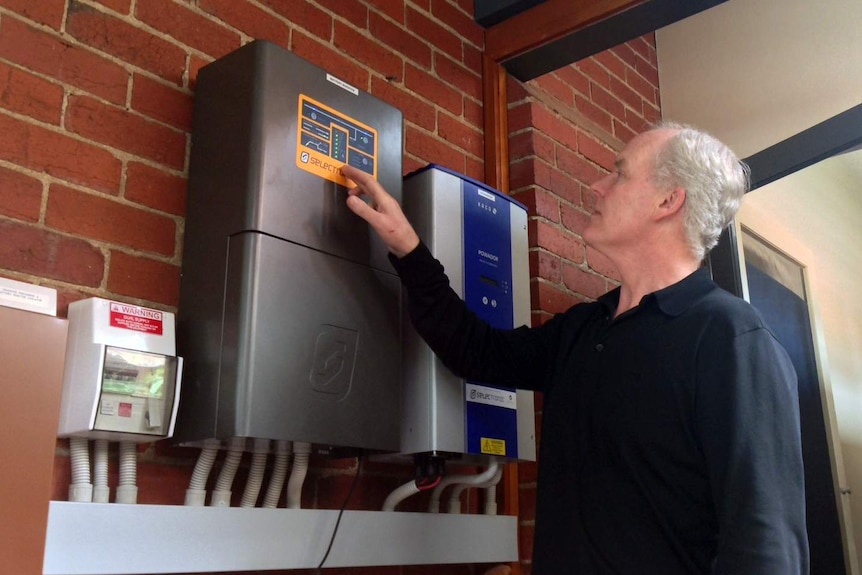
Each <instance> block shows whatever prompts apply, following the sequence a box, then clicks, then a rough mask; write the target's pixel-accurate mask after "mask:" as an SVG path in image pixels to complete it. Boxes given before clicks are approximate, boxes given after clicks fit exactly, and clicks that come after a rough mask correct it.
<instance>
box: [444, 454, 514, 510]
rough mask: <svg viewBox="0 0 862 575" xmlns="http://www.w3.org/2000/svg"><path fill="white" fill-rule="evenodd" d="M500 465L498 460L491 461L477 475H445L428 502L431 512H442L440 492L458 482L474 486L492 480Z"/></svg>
mask: <svg viewBox="0 0 862 575" xmlns="http://www.w3.org/2000/svg"><path fill="white" fill-rule="evenodd" d="M498 467H499V466H498V465H497V462H496V461H491V463H490V465H488V469H486V470H485V471H483V472H482V473H479V474H476V475H450V476H448V477H444V478H443V479H441V480H440V483H438V484H437V487H435V488H434V491H433V492H432V493H431V501H430V502H429V503H428V511H429V513H439V512H440V494H441V493H443V490H444V489H446V488H447V487H449V486H450V485H454V484H456V483H466V484H467V485H470V486H472V485H477V484H481V483H485V482H487V481H490V480H491V478H492V477H494V474H495V473H497V468H498Z"/></svg>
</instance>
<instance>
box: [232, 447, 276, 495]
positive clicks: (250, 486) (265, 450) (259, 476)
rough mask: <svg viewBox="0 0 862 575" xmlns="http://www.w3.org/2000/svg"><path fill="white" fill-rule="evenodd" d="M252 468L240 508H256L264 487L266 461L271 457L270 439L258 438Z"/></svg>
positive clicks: (253, 451)
mask: <svg viewBox="0 0 862 575" xmlns="http://www.w3.org/2000/svg"><path fill="white" fill-rule="evenodd" d="M252 454H253V455H252V456H251V467H250V468H249V470H248V480H247V481H246V483H245V491H243V494H242V501H241V502H240V504H239V506H240V507H254V506H255V505H257V498H258V496H259V495H260V486H261V485H263V474H264V472H265V471H266V459H267V457H269V439H260V438H256V439H255V440H254V448H253V449H252Z"/></svg>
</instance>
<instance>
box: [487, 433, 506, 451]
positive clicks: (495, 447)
mask: <svg viewBox="0 0 862 575" xmlns="http://www.w3.org/2000/svg"><path fill="white" fill-rule="evenodd" d="M482 453H487V454H488V455H506V441H505V440H503V439H490V438H488V437H483V438H482Z"/></svg>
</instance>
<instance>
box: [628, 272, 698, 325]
mask: <svg viewBox="0 0 862 575" xmlns="http://www.w3.org/2000/svg"><path fill="white" fill-rule="evenodd" d="M698 267H700V262H698V261H696V260H695V259H694V258H691V257H688V258H668V259H664V260H662V259H659V258H655V259H643V260H640V261H637V262H632V263H631V264H630V265H622V266H620V269H619V272H620V277H621V279H622V284H621V286H620V300H619V304H618V305H617V309H616V312H615V313H614V317H616V316H619V315H620V314H622V313H624V312H626V311H628V310H630V309H632V308H634V307H636V306H637V305H638V304H640V302H641V300H642V299H643V298H644V296H647V295H649V294H651V293H654V292H657V291H659V290H661V289H664V288H666V287H668V286H670V285H673V284H675V283H677V282H679V281H682V280H683V279H684V278H686V277H688V276H689V275H691V274H692V273H694V272H695V271H696V270H697V269H698Z"/></svg>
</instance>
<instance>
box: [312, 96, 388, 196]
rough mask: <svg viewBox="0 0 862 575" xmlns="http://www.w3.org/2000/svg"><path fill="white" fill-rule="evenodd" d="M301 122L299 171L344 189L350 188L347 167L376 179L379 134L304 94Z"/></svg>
mask: <svg viewBox="0 0 862 575" xmlns="http://www.w3.org/2000/svg"><path fill="white" fill-rule="evenodd" d="M298 118H299V127H298V129H297V131H296V133H297V146H296V165H297V167H299V168H300V169H302V170H305V171H306V172H310V173H312V174H315V175H317V176H320V177H321V178H325V179H327V180H329V181H332V182H335V183H337V184H341V185H342V186H348V185H350V184H348V180H347V178H345V177H344V176H343V175H342V174H341V169H340V168H341V166H342V165H344V164H350V165H351V166H354V167H356V168H359V169H360V170H362V171H364V172H367V173H369V174H371V175H372V176H373V177H375V178H376V177H377V130H375V129H374V128H372V127H371V126H367V125H365V124H363V123H362V122H359V121H357V120H355V119H353V118H351V117H350V116H348V115H346V114H344V113H342V112H339V111H337V110H335V109H333V108H330V107H329V106H327V105H326V104H323V103H321V102H318V101H317V100H314V99H313V98H310V97H308V96H306V95H305V94H300V95H299V114H298Z"/></svg>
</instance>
